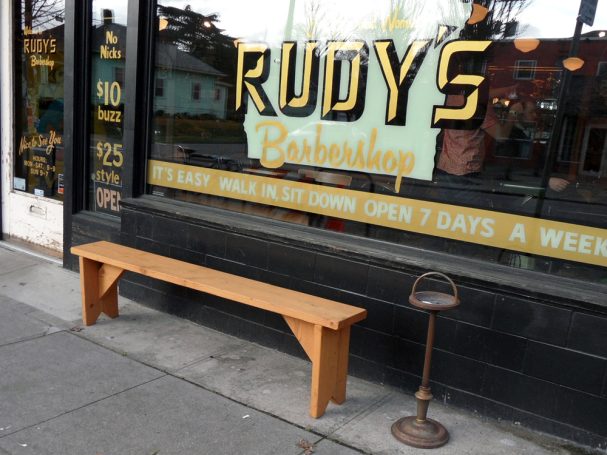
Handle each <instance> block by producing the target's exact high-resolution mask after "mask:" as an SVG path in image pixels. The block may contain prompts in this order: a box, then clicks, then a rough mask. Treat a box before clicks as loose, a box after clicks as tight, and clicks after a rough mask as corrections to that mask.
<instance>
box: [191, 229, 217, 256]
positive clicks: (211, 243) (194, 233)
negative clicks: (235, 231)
mask: <svg viewBox="0 0 607 455" xmlns="http://www.w3.org/2000/svg"><path fill="white" fill-rule="evenodd" d="M226 239H227V234H226V233H225V232H222V231H218V230H216V229H203V228H199V227H196V226H194V227H192V228H191V229H189V230H188V232H187V234H186V248H187V249H189V250H192V251H196V252H198V253H200V254H208V255H213V256H218V257H224V256H225V255H226Z"/></svg>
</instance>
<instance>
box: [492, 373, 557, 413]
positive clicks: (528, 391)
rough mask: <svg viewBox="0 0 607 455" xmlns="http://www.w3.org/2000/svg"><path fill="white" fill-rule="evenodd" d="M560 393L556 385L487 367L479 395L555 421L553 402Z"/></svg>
mask: <svg viewBox="0 0 607 455" xmlns="http://www.w3.org/2000/svg"><path fill="white" fill-rule="evenodd" d="M561 391H562V387H559V386H557V385H556V384H552V383H550V382H547V381H542V380H540V379H536V378H532V377H529V376H525V375H523V374H519V373H515V372H512V371H509V370H505V369H503V368H498V367H494V366H491V365H487V367H486V371H485V379H484V382H483V387H482V390H481V395H482V396H485V397H487V398H489V399H491V400H495V401H498V402H500V403H504V404H506V405H509V406H513V407H515V408H519V409H523V410H525V411H529V412H532V413H534V414H539V415H541V416H544V417H548V418H552V419H556V420H558V413H557V409H556V408H557V407H556V400H557V397H558V395H559V393H561Z"/></svg>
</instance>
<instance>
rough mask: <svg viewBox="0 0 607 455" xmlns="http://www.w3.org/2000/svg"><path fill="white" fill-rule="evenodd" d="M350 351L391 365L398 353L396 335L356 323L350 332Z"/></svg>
mask: <svg viewBox="0 0 607 455" xmlns="http://www.w3.org/2000/svg"><path fill="white" fill-rule="evenodd" d="M350 352H351V353H352V355H356V356H359V357H362V358H365V359H369V360H372V361H373V362H376V363H381V364H383V365H389V364H390V362H392V360H393V359H394V357H395V355H396V340H395V339H394V337H392V336H389V335H386V334H383V333H381V332H376V331H374V330H369V329H365V328H364V327H361V326H359V325H354V326H353V327H352V331H351V333H350Z"/></svg>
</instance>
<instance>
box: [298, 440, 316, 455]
mask: <svg viewBox="0 0 607 455" xmlns="http://www.w3.org/2000/svg"><path fill="white" fill-rule="evenodd" d="M297 446H298V447H300V448H302V449H304V450H305V452H304V454H305V455H312V454H313V453H314V444H312V443H311V442H309V441H306V440H305V439H300V440H299V442H298V443H297Z"/></svg>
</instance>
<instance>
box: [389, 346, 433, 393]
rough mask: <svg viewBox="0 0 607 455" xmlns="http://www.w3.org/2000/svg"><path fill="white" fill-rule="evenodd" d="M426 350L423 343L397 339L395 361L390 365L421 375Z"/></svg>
mask: <svg viewBox="0 0 607 455" xmlns="http://www.w3.org/2000/svg"><path fill="white" fill-rule="evenodd" d="M425 352H426V347H425V346H424V345H423V344H419V343H414V342H413V341H408V340H403V339H400V340H397V342H396V351H395V355H394V359H393V363H392V364H391V365H388V366H390V367H393V368H395V369H396V370H399V371H403V372H407V373H410V374H414V375H417V376H420V377H421V375H422V372H423V369H424V355H425ZM418 385H419V384H418Z"/></svg>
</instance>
